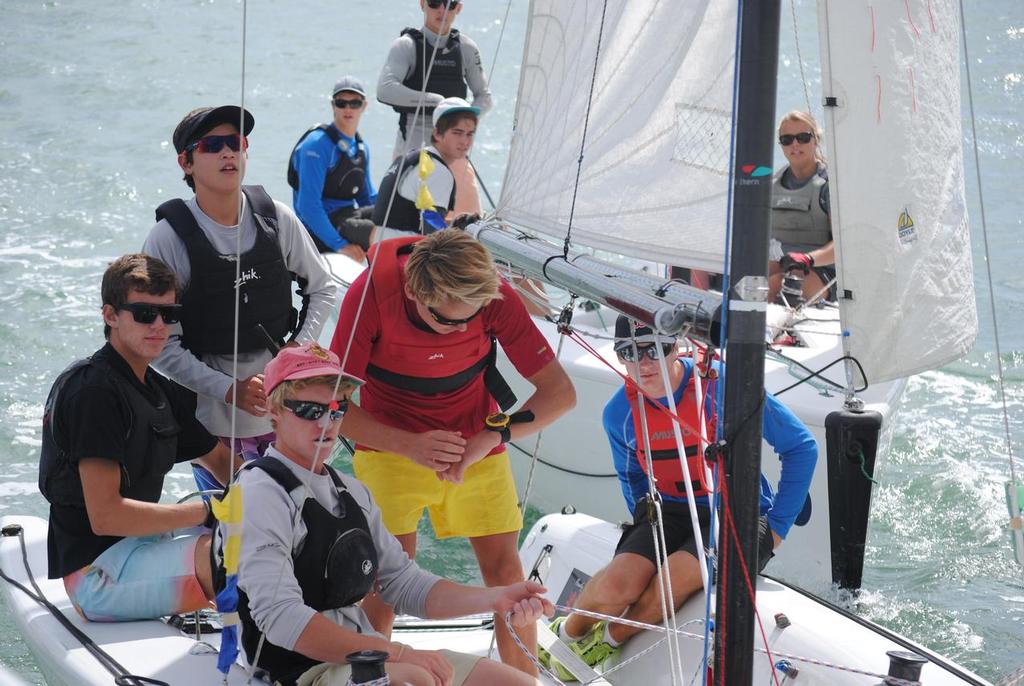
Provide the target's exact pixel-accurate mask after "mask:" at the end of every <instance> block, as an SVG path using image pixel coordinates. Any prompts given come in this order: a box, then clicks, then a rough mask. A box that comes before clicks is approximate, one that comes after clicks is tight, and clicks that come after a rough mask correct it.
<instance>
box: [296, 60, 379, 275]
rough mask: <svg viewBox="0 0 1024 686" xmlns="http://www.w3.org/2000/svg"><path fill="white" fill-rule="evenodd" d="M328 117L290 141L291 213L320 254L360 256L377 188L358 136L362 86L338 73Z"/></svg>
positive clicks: (363, 100)
mask: <svg viewBox="0 0 1024 686" xmlns="http://www.w3.org/2000/svg"><path fill="white" fill-rule="evenodd" d="M331 106H332V109H333V112H334V120H333V122H332V123H331V124H318V125H316V126H314V127H312V128H311V129H309V130H308V131H306V133H305V134H303V136H302V138H300V139H299V142H298V143H296V144H295V148H294V149H293V150H292V154H291V157H290V159H289V163H288V184H289V185H290V186H291V187H292V189H293V191H294V193H293V194H292V204H293V205H294V206H295V213H296V214H297V215H298V216H299V219H301V220H302V223H303V224H305V225H306V228H307V229H308V230H309V233H310V235H311V236H312V237H313V242H314V243H315V244H316V247H317V248H318V249H319V250H320V252H340V253H343V254H346V255H348V256H349V257H351V258H352V259H355V260H362V259H363V258H364V257H365V252H364V251H365V250H367V249H368V248H369V247H370V239H371V236H372V234H373V222H372V221H370V217H371V216H372V214H373V204H374V203H375V202H376V201H377V191H376V190H374V187H373V181H372V180H371V179H370V149H369V147H368V146H367V145H366V143H365V142H364V141H363V139H362V137H361V136H360V135H359V131H358V129H359V120H360V119H362V116H363V112H365V111H366V89H365V88H364V87H363V84H362V82H361V81H360V80H359V79H357V78H356V77H354V76H343V77H342V78H341V79H339V80H338V82H337V83H335V84H334V89H333V91H332V93H331Z"/></svg>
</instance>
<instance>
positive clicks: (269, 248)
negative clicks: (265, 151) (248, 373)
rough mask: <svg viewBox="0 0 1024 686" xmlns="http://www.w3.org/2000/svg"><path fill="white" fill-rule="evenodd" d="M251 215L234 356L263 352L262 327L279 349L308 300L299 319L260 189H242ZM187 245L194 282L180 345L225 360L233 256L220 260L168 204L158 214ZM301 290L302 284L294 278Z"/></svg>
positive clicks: (179, 208) (271, 210)
mask: <svg viewBox="0 0 1024 686" xmlns="http://www.w3.org/2000/svg"><path fill="white" fill-rule="evenodd" d="M242 192H244V193H245V197H246V198H247V199H248V201H249V202H248V207H249V212H251V213H252V214H253V218H254V219H255V221H256V226H257V231H256V242H255V243H254V244H253V246H252V248H251V249H250V250H249V251H248V252H246V253H244V254H242V265H241V270H240V273H241V278H240V279H239V280H240V281H241V287H240V291H241V293H240V294H239V322H238V351H239V352H253V351H255V350H262V349H264V348H266V347H267V339H266V336H265V335H264V334H263V332H261V331H260V330H259V326H258V325H262V326H263V328H264V329H265V330H266V332H267V333H268V334H269V335H270V337H271V338H272V339H273V340H274V341H275V342H276V343H278V344H282V343H283V342H284V339H285V337H286V336H288V335H289V334H291V333H293V332H295V331H298V330H299V329H300V328H301V326H302V319H303V318H304V316H305V312H306V305H307V304H308V298H307V297H304V298H303V306H302V313H301V315H300V314H299V313H298V312H297V311H296V310H295V309H294V308H293V307H292V291H291V284H292V280H293V279H296V277H295V275H294V274H292V273H291V272H289V271H288V268H287V267H286V266H285V263H284V255H283V254H282V253H281V244H280V241H279V240H278V225H277V209H276V208H275V207H274V201H273V200H272V199H271V198H270V196H269V195H267V192H266V191H265V190H263V187H262V186H242ZM156 219H157V221H160V220H161V219H166V220H167V221H168V223H170V225H171V228H172V229H174V233H176V234H177V235H178V237H179V238H181V240H182V242H184V243H185V249H186V250H188V259H189V262H190V264H191V271H192V277H191V280H190V281H189V284H188V288H186V289H185V293H184V294H183V295H182V299H181V304H182V305H183V307H182V317H181V330H182V340H181V342H182V345H183V346H184V347H185V348H188V349H189V350H191V351H192V352H194V353H197V354H203V353H210V354H215V355H229V354H231V353H232V352H233V348H234V335H235V327H234V321H235V256H234V255H222V254H221V253H219V252H217V250H216V249H215V248H214V247H213V244H212V243H211V242H210V240H209V239H208V238H207V237H206V234H204V233H203V230H202V229H201V228H200V227H199V223H198V222H197V221H196V218H195V216H194V215H193V214H192V212H191V210H189V209H188V206H187V205H186V204H185V202H184V201H183V200H181V199H180V198H175V199H174V200H168V201H167V202H165V203H164V204H162V205H160V207H158V208H157V210H156ZM296 280H298V282H299V286H300V288H303V287H304V286H305V283H304V280H303V279H296Z"/></svg>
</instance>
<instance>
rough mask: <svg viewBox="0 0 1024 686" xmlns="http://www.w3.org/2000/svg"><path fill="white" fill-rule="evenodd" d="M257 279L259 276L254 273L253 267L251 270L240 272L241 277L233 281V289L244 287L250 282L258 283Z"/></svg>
mask: <svg viewBox="0 0 1024 686" xmlns="http://www.w3.org/2000/svg"><path fill="white" fill-rule="evenodd" d="M259 279H260V275H259V274H257V273H256V268H255V267H253V268H252V269H249V270H247V271H244V272H242V274H241V276H239V277H238V280H237V281H235V288H238V287H239V286H244V285H245V284H247V283H249V282H250V281H259Z"/></svg>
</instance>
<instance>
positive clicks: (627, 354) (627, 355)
mask: <svg viewBox="0 0 1024 686" xmlns="http://www.w3.org/2000/svg"><path fill="white" fill-rule="evenodd" d="M675 349H676V344H675V343H662V344H661V352H662V354H663V355H664V356H665V357H668V356H669V355H671V354H672V351H673V350H675ZM615 352H616V353H618V355H619V358H620V359H621V360H622V361H623V362H636V361H637V360H642V359H644V357H645V356H646V357H647V359H649V360H657V359H658V350H657V348H655V346H654V344H653V343H652V344H651V345H638V346H636V347H635V348H634V347H633V346H632V345H627V346H626V347H625V348H622V349H621V350H616V351H615Z"/></svg>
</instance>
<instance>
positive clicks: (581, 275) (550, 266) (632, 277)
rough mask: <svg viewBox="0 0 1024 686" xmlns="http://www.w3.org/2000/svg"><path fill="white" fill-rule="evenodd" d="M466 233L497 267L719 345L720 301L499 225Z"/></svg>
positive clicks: (480, 226) (663, 330)
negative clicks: (564, 254)
mask: <svg viewBox="0 0 1024 686" xmlns="http://www.w3.org/2000/svg"><path fill="white" fill-rule="evenodd" d="M466 230H467V231H468V232H469V233H470V234H472V235H473V236H475V237H476V238H477V239H478V240H479V241H480V242H481V243H483V244H484V245H486V246H487V248H488V249H489V250H490V251H491V253H492V254H493V255H494V258H495V260H496V261H498V262H503V263H508V264H509V265H511V266H512V267H513V268H514V269H516V270H517V271H520V272H522V274H523V275H524V276H527V277H529V278H533V279H539V280H541V281H545V282H547V283H550V284H551V285H553V286H557V287H559V288H564V289H566V290H567V291H569V292H571V293H574V294H575V295H577V296H580V297H583V298H588V299H590V300H593V301H595V302H598V303H601V304H602V305H606V306H607V307H610V308H612V309H614V310H616V311H618V312H621V313H623V314H625V315H627V316H629V317H631V318H633V319H635V320H637V321H641V322H644V323H645V324H648V325H649V326H651V327H653V328H654V329H655V330H656V331H659V332H661V333H665V334H671V335H680V334H683V335H686V336H688V337H690V338H695V339H697V340H699V341H701V342H702V343H706V344H709V345H712V346H717V345H718V343H719V336H720V317H719V310H720V309H721V296H718V295H715V294H712V293H708V292H705V291H701V290H698V289H696V288H693V287H691V286H687V285H686V284H683V283H679V282H678V281H668V280H667V279H664V278H656V277H654V276H651V275H650V274H645V273H643V272H638V271H634V270H631V269H627V268H626V267H622V266H618V265H613V264H610V263H608V262H603V261H601V260H599V259H597V258H595V257H592V256H590V255H586V254H582V253H578V252H572V251H571V252H570V253H569V255H568V257H567V258H563V257H562V248H561V247H560V246H556V245H555V244H553V243H549V242H548V241H545V240H544V239H541V238H536V237H534V236H530V235H528V234H525V233H522V232H519V231H514V230H511V229H509V228H508V227H506V226H505V225H504V224H502V223H500V222H497V221H494V220H491V221H486V222H480V223H477V224H472V225H470V226H469V227H468V228H467V229H466Z"/></svg>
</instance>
